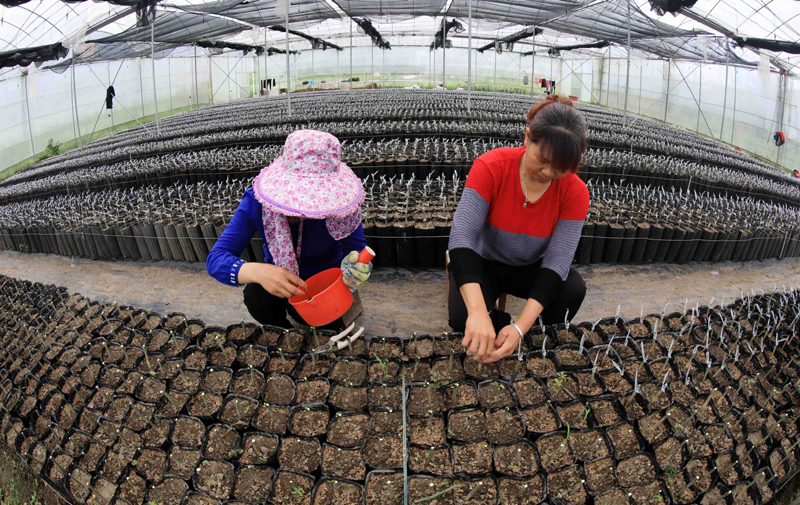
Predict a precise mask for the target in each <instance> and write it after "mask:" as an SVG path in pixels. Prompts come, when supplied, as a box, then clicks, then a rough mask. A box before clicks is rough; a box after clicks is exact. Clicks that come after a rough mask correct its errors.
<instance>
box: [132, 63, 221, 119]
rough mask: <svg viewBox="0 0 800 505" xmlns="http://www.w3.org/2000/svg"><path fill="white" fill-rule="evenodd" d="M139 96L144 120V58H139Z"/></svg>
mask: <svg viewBox="0 0 800 505" xmlns="http://www.w3.org/2000/svg"><path fill="white" fill-rule="evenodd" d="M209 65H210V63H209ZM139 97H141V99H142V120H144V82H143V81H142V60H139Z"/></svg>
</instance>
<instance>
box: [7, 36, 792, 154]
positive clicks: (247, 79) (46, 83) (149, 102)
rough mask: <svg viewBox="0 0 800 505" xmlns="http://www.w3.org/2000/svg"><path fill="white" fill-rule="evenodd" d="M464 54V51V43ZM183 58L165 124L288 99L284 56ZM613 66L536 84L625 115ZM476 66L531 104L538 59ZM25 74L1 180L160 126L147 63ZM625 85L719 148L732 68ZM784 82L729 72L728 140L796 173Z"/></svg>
mask: <svg viewBox="0 0 800 505" xmlns="http://www.w3.org/2000/svg"><path fill="white" fill-rule="evenodd" d="M337 42H338V43H342V41H337ZM458 43H459V45H460V44H464V45H466V43H465V41H462V40H459V41H458ZM362 44H363V41H362ZM278 45H279V44H278ZM478 45H479V44H478V41H477V40H476V41H473V48H477V47H478ZM183 54H184V55H181V56H173V57H168V58H163V59H160V60H156V62H155V71H156V83H157V92H158V110H159V112H160V114H161V115H162V116H163V115H165V114H169V112H170V111H171V110H182V109H185V108H187V107H189V106H192V107H194V106H195V104H196V103H198V102H199V103H200V105H205V104H210V103H224V102H228V101H231V100H236V99H241V98H247V97H249V96H251V95H252V94H258V89H259V88H258V80H259V78H260V79H264V78H270V79H272V78H275V79H277V80H278V87H279V88H285V87H286V55H285V54H275V55H273V56H269V57H266V58H265V57H264V56H259V57H255V56H254V55H252V54H251V55H247V56H242V54H241V53H239V52H231V53H226V54H224V55H218V56H213V57H209V56H208V55H207V54H206V52H205V51H204V50H200V49H199V50H198V51H197V58H196V60H195V58H193V57H192V54H193V50H185V52H184V53H183ZM468 54H469V53H468V50H467V49H466V47H454V48H452V49H448V50H447V55H446V69H447V72H446V74H447V75H446V82H447V86H448V87H449V88H453V87H455V86H461V87H464V88H466V82H467V55H468ZM606 55H607V53H605V54H604V56H603V57H597V56H594V57H590V56H586V55H581V54H578V53H565V55H564V56H563V57H561V58H551V57H548V56H543V55H541V54H539V55H537V56H536V60H535V71H534V74H533V75H534V77H535V78H538V79H541V78H546V79H554V80H556V81H557V90H556V91H557V92H558V93H559V94H561V95H571V96H575V97H577V98H578V99H579V100H581V101H584V102H593V103H600V104H602V105H605V106H608V107H613V108H616V109H620V110H622V109H624V108H625V82H626V63H627V62H626V59H624V58H612V59H609V58H607V57H606ZM472 58H473V60H472V73H473V87H474V89H482V90H492V89H496V90H498V91H511V92H516V93H522V94H529V93H530V81H529V83H528V85H523V79H524V77H526V76H527V77H529V78H530V75H531V65H532V63H534V62H533V59H532V57H531V56H525V57H521V56H520V54H519V53H518V52H503V53H501V54H496V53H495V52H494V51H493V50H488V51H485V52H484V53H478V52H477V51H475V50H473V51H472ZM265 60H266V61H265ZM350 60H351V57H350V49H349V47H346V48H345V50H344V51H335V50H332V49H329V50H327V51H321V50H317V51H314V52H313V58H312V52H311V51H309V50H306V51H304V52H302V54H299V55H292V56H291V70H292V89H293V90H294V89H298V88H304V87H306V88H307V87H308V85H305V86H304V85H302V82H303V81H309V80H311V79H312V78H316V83H317V85H321V81H322V80H326V81H327V83H326V85H327V86H328V87H332V86H338V87H340V88H346V87H348V84H347V83H342V81H344V80H346V79H347V78H348V77H349V76H350ZM352 60H353V67H352V72H353V75H354V76H358V77H359V78H360V80H361V82H360V83H359V84H358V86H363V85H365V84H367V83H369V82H370V80H372V79H374V80H375V81H376V82H378V84H379V85H381V86H409V85H412V84H417V85H420V86H423V87H424V86H428V87H429V86H431V84H432V83H441V82H442V50H437V51H433V52H431V51H430V50H429V48H428V47H427V46H423V45H416V46H409V45H402V46H401V45H398V44H396V43H395V44H394V45H393V48H392V50H391V51H382V50H380V49H377V48H373V47H372V46H368V45H365V44H364V45H360V46H359V45H357V46H355V47H354V48H353V51H352ZM195 61H196V66H197V68H196V72H195V68H194V66H195ZM701 69H702V86H701ZM29 71H30V74H29V75H27V76H22V77H15V78H11V79H7V80H4V81H0V96H2V97H3V99H2V100H0V117H2V118H3V119H4V121H3V122H2V124H0V138H2V142H0V163H2V168H5V167H8V166H11V165H13V164H15V163H17V162H19V161H21V160H24V159H26V158H28V157H30V156H31V155H32V154H34V153H40V152H42V151H44V149H45V147H46V145H47V142H48V140H49V139H51V138H52V139H53V141H54V142H62V143H63V142H67V141H70V140H73V139H76V138H77V136H78V129H80V134H81V135H82V136H83V137H85V138H88V136H89V135H90V134H91V133H92V132H93V131H94V132H102V130H106V131H107V129H108V128H109V126H111V125H112V124H114V125H117V124H120V123H131V122H132V123H133V124H136V121H141V120H142V118H146V117H147V116H151V117H150V118H148V120H152V115H153V114H154V113H155V105H154V99H153V78H152V66H151V61H150V60H149V59H147V58H142V59H132V60H125V61H123V62H122V63H120V62H109V63H96V64H91V65H85V64H84V65H76V66H75V84H76V89H75V90H74V93H73V89H72V71H71V69H70V70H67V71H66V72H64V73H63V74H56V73H53V72H50V71H47V70H36V69H35V68H34V67H33V66H31V67H29ZM195 74H196V75H197V82H195ZM629 80H630V84H629V90H628V110H629V111H630V112H631V113H633V114H642V115H644V116H648V117H652V118H656V119H659V120H662V121H667V122H669V123H673V124H677V125H681V126H683V127H685V128H686V129H688V130H696V131H698V132H700V133H701V134H703V135H707V136H710V137H714V138H719V137H720V128H721V126H722V111H723V99H724V97H725V66H724V65H712V64H702V65H701V64H699V63H695V62H667V61H664V60H646V59H640V58H633V59H632V60H631V68H630V79H629ZM109 81H113V82H114V88H115V90H116V93H117V96H116V100H115V106H114V109H113V110H112V111H106V110H105V108H104V103H105V93H106V87H107V86H108V84H109ZM779 82H780V76H779V75H778V74H776V73H770V74H768V75H767V76H766V78H763V77H762V76H761V74H760V73H759V72H758V71H757V70H756V69H752V70H751V69H744V68H735V67H733V66H731V67H729V70H728V94H727V103H726V111H725V125H724V129H723V132H722V133H723V135H722V140H724V141H725V142H728V143H730V144H733V145H736V146H739V147H741V148H742V149H745V150H747V151H750V152H753V153H755V154H757V155H759V156H761V157H763V158H765V159H767V160H769V161H772V162H775V163H778V164H780V165H783V166H785V167H787V168H790V169H795V168H798V169H800V142H798V140H800V128H798V126H800V115H798V104H800V83H799V82H798V79H797V78H795V77H790V78H789V79H788V85H787V96H786V106H785V112H784V126H783V132H784V133H785V135H786V138H787V142H786V144H785V145H784V146H783V147H781V148H780V149H779V148H778V147H776V146H775V145H774V142H773V140H772V135H773V134H774V132H775V131H776V130H778V129H779V128H780V127H779V123H778V120H779V117H780V115H779V113H778V111H776V105H777V103H778V101H777V97H778V87H779ZM26 87H27V91H28V100H27V106H26V100H25V89H26ZM535 87H536V91H537V92H539V93H540V92H541V89H540V84H539V83H535ZM195 89H196V90H197V93H195ZM195 94H197V95H199V97H196V96H195ZM75 98H76V99H77V111H78V115H77V117H78V118H79V121H78V122H77V123H76V121H75V114H74V110H75V106H74V105H73V102H74V100H75ZM698 103H699V104H700V106H699V107H698ZM28 109H30V118H31V120H30V129H29V128H28V115H29V112H28ZM154 126H155V125H154V124H153V125H148V127H154ZM31 134H32V141H33V142H32V143H31Z"/></svg>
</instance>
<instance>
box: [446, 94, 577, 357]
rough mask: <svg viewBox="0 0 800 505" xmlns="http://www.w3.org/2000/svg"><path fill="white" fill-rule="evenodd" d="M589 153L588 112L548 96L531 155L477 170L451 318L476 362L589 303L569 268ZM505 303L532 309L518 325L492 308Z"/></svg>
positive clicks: (522, 153) (457, 222)
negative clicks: (507, 297)
mask: <svg viewBox="0 0 800 505" xmlns="http://www.w3.org/2000/svg"><path fill="white" fill-rule="evenodd" d="M587 146H588V128H587V126H586V121H585V120H584V118H583V116H582V115H581V113H580V112H579V111H578V110H577V109H575V108H574V106H573V104H572V102H571V101H569V100H564V99H561V98H559V97H558V95H549V96H548V97H547V99H545V100H543V101H541V102H539V103H538V104H536V105H534V106H533V107H532V108H531V110H530V112H528V128H527V129H526V130H525V141H524V146H521V147H502V148H499V149H494V150H492V151H489V152H488V153H485V154H483V155H482V156H480V157H478V158H477V159H476V160H475V162H474V163H473V165H472V169H471V170H470V172H469V175H468V177H467V181H466V184H465V188H464V192H463V194H462V196H461V201H460V202H459V204H458V208H457V209H456V213H455V216H454V217H453V228H452V231H451V233H450V243H449V256H450V265H449V274H448V275H449V276H450V277H449V293H448V310H449V316H450V326H451V327H452V328H453V330H454V331H463V332H464V340H463V342H462V343H463V345H464V346H465V347H467V348H468V350H467V354H468V355H471V356H473V357H474V358H475V359H478V360H479V361H483V362H492V361H497V360H499V359H501V358H503V357H505V356H508V355H510V354H511V353H512V352H515V351H516V350H517V344H518V342H519V341H520V339H521V338H522V337H523V335H524V334H525V333H526V332H527V331H528V330H529V329H530V327H531V326H533V325H534V324H535V323H536V320H537V319H539V318H540V317H541V319H542V320H543V322H544V324H554V323H558V322H562V323H563V322H564V320H565V319H567V320H569V319H570V318H572V317H573V316H575V314H576V313H577V312H578V309H579V308H580V306H581V304H582V303H583V299H584V297H585V295H586V284H585V283H584V281H583V279H582V278H581V276H580V274H579V273H578V272H577V271H575V270H574V269H573V268H570V265H571V264H572V260H573V258H574V256H575V249H576V248H577V246H578V241H579V240H580V237H581V230H582V229H583V222H584V221H585V219H586V214H587V211H588V209H589V190H588V189H587V188H586V184H584V182H583V181H581V179H580V178H579V177H578V176H577V174H576V172H577V171H578V169H579V167H580V164H581V159H582V157H583V153H584V152H585V151H586V148H587ZM501 294H511V295H513V296H517V297H520V298H525V299H527V300H528V302H527V304H526V305H525V309H524V310H523V311H522V314H521V315H520V317H519V320H518V321H517V322H516V323H514V321H513V320H512V319H511V316H510V315H509V314H506V313H505V312H499V311H498V310H497V309H496V308H495V303H496V300H497V299H498V297H499V296H500V295H501Z"/></svg>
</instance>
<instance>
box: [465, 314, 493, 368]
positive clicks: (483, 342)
mask: <svg viewBox="0 0 800 505" xmlns="http://www.w3.org/2000/svg"><path fill="white" fill-rule="evenodd" d="M495 337H496V334H495V332H494V325H493V324H492V319H491V318H490V317H489V314H488V313H487V312H480V311H475V312H472V313H470V314H469V315H468V316H467V326H466V328H465V329H464V340H462V341H461V345H463V346H464V347H466V348H467V355H468V356H472V357H473V358H474V359H476V360H478V361H483V360H484V359H485V358H486V357H487V356H489V353H490V352H492V351H493V350H494V341H495Z"/></svg>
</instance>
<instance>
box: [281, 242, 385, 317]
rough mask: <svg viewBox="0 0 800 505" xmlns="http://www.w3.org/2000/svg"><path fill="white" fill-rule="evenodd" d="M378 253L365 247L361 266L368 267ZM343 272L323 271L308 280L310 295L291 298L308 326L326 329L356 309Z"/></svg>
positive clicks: (362, 252)
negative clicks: (349, 311)
mask: <svg viewBox="0 0 800 505" xmlns="http://www.w3.org/2000/svg"><path fill="white" fill-rule="evenodd" d="M374 257H375V251H373V250H372V249H370V248H369V247H365V248H364V250H363V251H361V253H360V254H359V256H358V261H359V262H361V263H369V262H370V261H371V260H372V258H374ZM342 275H343V274H342V270H341V269H340V268H329V269H328V270H323V271H322V272H320V273H318V274H317V275H315V276H313V277H309V278H308V279H307V280H306V286H307V287H308V291H306V292H305V293H304V294H302V295H298V296H293V297H291V298H289V303H291V304H292V307H294V308H295V310H296V311H297V313H298V314H300V317H302V318H303V320H304V321H305V322H306V323H307V324H308V325H309V326H325V325H326V324H330V323H332V322H334V321H336V320H337V319H339V318H340V317H342V316H343V315H345V314H346V313H347V311H348V310H349V309H350V306H351V305H353V293H352V292H350V287H349V286H348V285H347V284H345V283H344V282H343V281H342Z"/></svg>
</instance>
